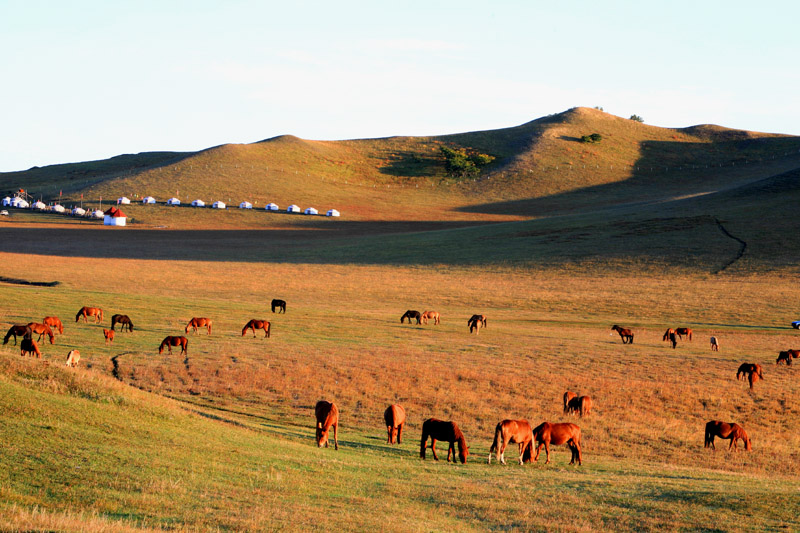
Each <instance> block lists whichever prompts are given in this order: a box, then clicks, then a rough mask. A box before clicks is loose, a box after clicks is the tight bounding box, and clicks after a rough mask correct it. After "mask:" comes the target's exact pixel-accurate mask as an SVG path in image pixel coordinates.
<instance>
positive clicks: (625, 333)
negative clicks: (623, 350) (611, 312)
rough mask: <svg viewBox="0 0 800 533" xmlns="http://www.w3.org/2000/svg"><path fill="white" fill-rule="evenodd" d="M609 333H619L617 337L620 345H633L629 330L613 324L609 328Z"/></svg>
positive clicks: (631, 332)
mask: <svg viewBox="0 0 800 533" xmlns="http://www.w3.org/2000/svg"><path fill="white" fill-rule="evenodd" d="M611 331H616V332H617V333H619V337H620V338H621V339H622V344H633V331H631V330H629V329H628V328H621V327H619V326H617V325H616V324H614V325H613V326H611Z"/></svg>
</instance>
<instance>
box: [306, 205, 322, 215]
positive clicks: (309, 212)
mask: <svg viewBox="0 0 800 533" xmlns="http://www.w3.org/2000/svg"><path fill="white" fill-rule="evenodd" d="M303 213H304V214H306V215H318V214H319V211H317V210H316V209H314V208H313V207H307V208H306V210H305V211H303Z"/></svg>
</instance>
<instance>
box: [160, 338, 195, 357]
mask: <svg viewBox="0 0 800 533" xmlns="http://www.w3.org/2000/svg"><path fill="white" fill-rule="evenodd" d="M165 346H166V347H167V348H168V349H169V353H170V354H171V353H172V347H173V346H180V347H181V353H182V354H186V355H189V339H187V338H186V337H173V336H171V335H170V336H168V337H165V338H164V340H163V341H161V345H160V346H159V347H158V354H159V355H161V353H162V352H163V351H164V347H165Z"/></svg>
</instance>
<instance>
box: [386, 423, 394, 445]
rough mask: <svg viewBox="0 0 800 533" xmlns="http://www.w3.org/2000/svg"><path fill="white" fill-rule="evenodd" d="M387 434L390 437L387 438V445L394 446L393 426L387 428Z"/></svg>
mask: <svg viewBox="0 0 800 533" xmlns="http://www.w3.org/2000/svg"><path fill="white" fill-rule="evenodd" d="M386 433H388V436H387V437H386V444H394V442H393V441H392V433H393V432H392V426H386Z"/></svg>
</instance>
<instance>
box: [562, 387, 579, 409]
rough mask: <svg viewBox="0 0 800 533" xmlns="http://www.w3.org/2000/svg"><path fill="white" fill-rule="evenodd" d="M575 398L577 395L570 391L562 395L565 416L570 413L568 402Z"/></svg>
mask: <svg viewBox="0 0 800 533" xmlns="http://www.w3.org/2000/svg"><path fill="white" fill-rule="evenodd" d="M577 396H578V395H577V394H575V393H574V392H572V391H567V392H565V393H564V414H567V413H569V412H570V407H569V402H570V400H572V399H573V398H575V397H577Z"/></svg>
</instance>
